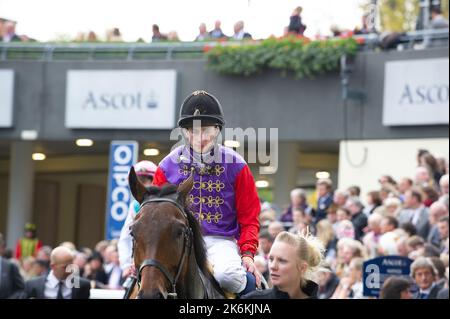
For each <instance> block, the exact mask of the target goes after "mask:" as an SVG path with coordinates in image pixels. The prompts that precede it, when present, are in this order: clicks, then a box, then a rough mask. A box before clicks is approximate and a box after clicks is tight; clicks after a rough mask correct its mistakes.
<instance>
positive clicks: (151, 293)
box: [137, 290, 164, 299]
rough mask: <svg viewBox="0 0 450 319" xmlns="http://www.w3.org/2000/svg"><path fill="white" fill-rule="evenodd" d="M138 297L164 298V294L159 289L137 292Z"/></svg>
mask: <svg viewBox="0 0 450 319" xmlns="http://www.w3.org/2000/svg"><path fill="white" fill-rule="evenodd" d="M137 297H138V299H164V294H163V293H162V292H161V291H159V290H154V291H143V290H141V291H140V292H139V294H138V296H137Z"/></svg>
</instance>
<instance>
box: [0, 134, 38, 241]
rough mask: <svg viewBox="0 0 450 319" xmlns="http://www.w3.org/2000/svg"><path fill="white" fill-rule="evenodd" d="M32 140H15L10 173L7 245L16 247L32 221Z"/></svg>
mask: <svg viewBox="0 0 450 319" xmlns="http://www.w3.org/2000/svg"><path fill="white" fill-rule="evenodd" d="M32 153H33V143H32V142H22V141H21V142H13V143H12V145H11V164H10V170H9V172H10V175H9V195H8V199H9V200H8V209H7V214H8V215H7V217H6V218H7V222H6V234H7V235H6V242H7V246H8V247H10V248H14V247H15V244H16V242H17V240H18V239H19V238H20V237H21V236H23V235H24V226H25V224H26V223H27V222H30V221H32V217H33V215H32V204H33V189H34V163H33V160H32V159H31V155H32Z"/></svg>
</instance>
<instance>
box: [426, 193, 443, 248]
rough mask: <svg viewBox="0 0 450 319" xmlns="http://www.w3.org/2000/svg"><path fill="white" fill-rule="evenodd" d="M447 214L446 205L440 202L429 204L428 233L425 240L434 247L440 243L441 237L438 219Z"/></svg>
mask: <svg viewBox="0 0 450 319" xmlns="http://www.w3.org/2000/svg"><path fill="white" fill-rule="evenodd" d="M444 216H448V209H447V206H445V205H444V204H442V203H440V202H436V203H433V204H432V205H431V206H430V211H429V216H428V222H429V223H430V233H429V234H428V238H427V241H428V242H429V243H431V244H433V245H435V246H436V247H440V245H441V237H440V235H439V229H438V223H439V220H440V219H441V218H442V217H444Z"/></svg>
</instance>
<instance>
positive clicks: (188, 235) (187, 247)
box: [133, 198, 193, 299]
mask: <svg viewBox="0 0 450 319" xmlns="http://www.w3.org/2000/svg"><path fill="white" fill-rule="evenodd" d="M161 202H165V203H171V204H173V205H175V206H176V207H177V208H178V210H179V211H180V212H181V214H182V215H183V217H184V218H185V219H186V220H188V216H187V214H186V212H185V210H184V208H183V207H182V206H181V205H180V203H178V202H177V201H175V200H173V199H170V198H152V199H149V200H146V201H144V202H143V203H142V204H141V206H140V207H139V210H141V209H142V208H143V207H144V206H145V205H147V204H150V203H161ZM183 234H184V236H183V237H184V245H183V253H182V255H181V260H180V262H179V264H178V266H177V272H176V275H175V277H173V276H172V274H171V273H170V272H169V271H167V269H166V268H165V267H164V265H163V264H161V263H160V262H159V261H158V260H156V259H145V260H144V261H143V262H142V264H141V265H140V266H139V272H138V278H137V283H138V286H139V287H140V285H141V273H142V270H144V268H145V267H155V268H157V269H158V270H159V271H161V273H162V274H163V275H164V276H165V277H166V279H167V280H168V281H169V283H170V285H171V287H172V292H169V293H168V295H167V297H168V298H169V299H177V298H178V295H177V292H176V285H177V282H178V279H179V278H180V275H181V271H182V269H183V264H184V261H185V259H186V256H187V255H188V254H190V251H191V247H192V237H193V233H192V228H191V227H190V226H186V227H185V229H184V231H183ZM133 239H134V238H133ZM133 251H134V240H133Z"/></svg>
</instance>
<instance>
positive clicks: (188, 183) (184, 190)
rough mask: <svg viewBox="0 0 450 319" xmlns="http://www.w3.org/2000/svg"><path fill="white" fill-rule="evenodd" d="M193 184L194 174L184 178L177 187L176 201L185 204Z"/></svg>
mask: <svg viewBox="0 0 450 319" xmlns="http://www.w3.org/2000/svg"><path fill="white" fill-rule="evenodd" d="M193 186H194V175H193V174H191V176H189V178H188V179H186V180H185V181H184V182H183V183H181V184H180V186H178V188H177V193H178V201H179V202H180V203H181V204H182V205H183V206H185V205H186V199H187V196H188V195H189V192H190V191H191V189H192V187H193Z"/></svg>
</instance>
